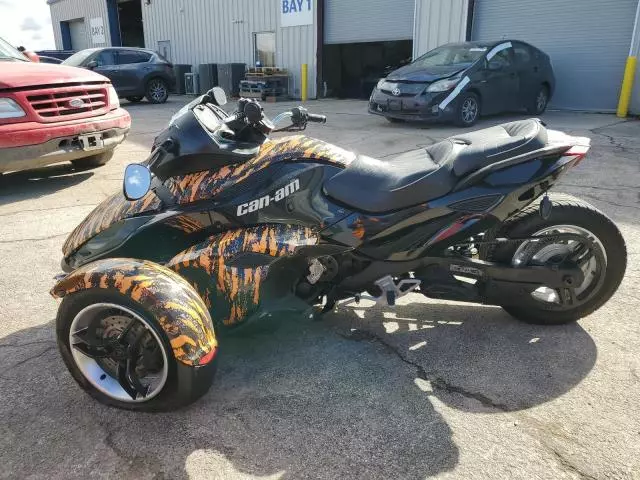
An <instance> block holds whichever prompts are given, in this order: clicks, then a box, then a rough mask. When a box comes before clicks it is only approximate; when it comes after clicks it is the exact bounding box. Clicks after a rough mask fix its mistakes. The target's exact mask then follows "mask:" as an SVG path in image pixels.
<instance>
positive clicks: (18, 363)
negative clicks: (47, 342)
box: [0, 345, 56, 379]
mask: <svg viewBox="0 0 640 480" xmlns="http://www.w3.org/2000/svg"><path fill="white" fill-rule="evenodd" d="M55 348H56V347H55V345H51V346H50V347H47V348H45V349H44V350H42V351H41V352H40V353H38V354H37V355H33V356H32V357H28V358H25V359H24V360H20V361H19V362H17V363H14V364H13V365H11V366H10V367H7V368H5V369H4V371H5V372H10V371H11V370H14V369H16V368H17V367H19V366H21V365H24V364H25V363H27V362H30V361H32V360H36V359H38V358H40V357H42V356H43V355H45V354H46V353H48V352H50V351H51V350H55ZM0 378H4V379H6V378H9V376H8V375H0Z"/></svg>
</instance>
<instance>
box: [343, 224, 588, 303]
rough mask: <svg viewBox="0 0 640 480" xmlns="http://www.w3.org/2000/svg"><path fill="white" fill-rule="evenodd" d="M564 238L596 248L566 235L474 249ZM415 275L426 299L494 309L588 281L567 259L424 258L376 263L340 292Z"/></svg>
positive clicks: (575, 236) (363, 288) (525, 239)
mask: <svg viewBox="0 0 640 480" xmlns="http://www.w3.org/2000/svg"><path fill="white" fill-rule="evenodd" d="M560 237H561V238H562V239H563V240H579V241H580V242H582V243H585V242H586V243H587V244H588V245H587V246H588V247H589V248H591V249H597V246H595V244H594V245H591V243H592V242H590V240H589V239H586V238H584V237H582V236H579V235H575V234H564V233H563V234H558V235H553V236H551V235H550V236H545V237H531V238H519V239H497V240H494V241H491V242H475V245H478V244H479V243H492V244H496V245H501V244H505V243H516V244H521V243H523V242H526V241H530V242H537V241H540V240H547V241H548V240H555V239H557V238H560ZM411 271H413V272H414V277H415V278H416V279H418V280H420V287H419V290H420V292H421V293H423V294H424V295H426V296H427V297H430V298H438V299H444V300H455V301H462V302H475V303H486V304H495V305H523V304H527V303H529V302H531V301H532V297H531V293H532V292H534V291H535V290H536V289H538V288H539V287H542V286H545V287H548V288H551V289H558V290H562V291H568V292H572V291H573V290H574V289H575V288H576V287H577V286H579V285H581V284H582V283H583V281H584V273H583V271H582V270H581V269H580V268H579V266H578V265H577V264H576V263H574V262H572V261H570V260H567V259H565V260H564V261H563V262H560V263H558V264H554V265H545V266H524V267H514V266H511V265H509V264H503V263H496V262H488V261H484V260H478V259H473V258H468V257H464V256H462V255H457V254H456V255H455V256H443V257H425V258H421V259H418V260H415V261H411V262H386V261H382V262H373V263H372V264H371V265H370V266H369V267H367V268H366V269H364V270H363V271H361V272H359V273H357V274H355V275H353V276H351V277H348V278H346V279H345V280H344V281H343V282H342V283H341V284H340V285H339V286H338V287H337V290H338V291H342V292H349V291H350V292H355V291H362V290H366V289H367V288H369V286H370V285H371V284H374V283H375V282H376V281H377V280H378V279H381V278H383V277H385V276H392V277H401V276H405V275H406V274H407V273H408V272H411Z"/></svg>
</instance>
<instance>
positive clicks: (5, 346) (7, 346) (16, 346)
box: [0, 340, 55, 348]
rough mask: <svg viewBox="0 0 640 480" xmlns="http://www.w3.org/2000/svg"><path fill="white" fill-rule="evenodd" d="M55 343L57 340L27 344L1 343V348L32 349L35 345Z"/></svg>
mask: <svg viewBox="0 0 640 480" xmlns="http://www.w3.org/2000/svg"><path fill="white" fill-rule="evenodd" d="M52 343H55V340H39V341H36V342H26V343H0V348H22V347H31V346H33V345H49V344H52Z"/></svg>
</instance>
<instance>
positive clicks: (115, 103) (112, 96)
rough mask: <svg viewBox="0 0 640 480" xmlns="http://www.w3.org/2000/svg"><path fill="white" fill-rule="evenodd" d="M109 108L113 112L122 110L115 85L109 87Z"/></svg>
mask: <svg viewBox="0 0 640 480" xmlns="http://www.w3.org/2000/svg"><path fill="white" fill-rule="evenodd" d="M109 108H110V109H111V110H115V109H116V108H120V97H118V92H116V89H115V88H113V85H109Z"/></svg>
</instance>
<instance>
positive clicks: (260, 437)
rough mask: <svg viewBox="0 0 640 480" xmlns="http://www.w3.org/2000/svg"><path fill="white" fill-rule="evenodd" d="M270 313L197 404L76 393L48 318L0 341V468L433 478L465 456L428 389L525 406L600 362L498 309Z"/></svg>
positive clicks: (241, 341)
mask: <svg viewBox="0 0 640 480" xmlns="http://www.w3.org/2000/svg"><path fill="white" fill-rule="evenodd" d="M363 312H364V313H363ZM392 313H395V315H396V318H394V319H392V318H385V317H389V316H390V314H392ZM416 318H420V319H424V318H428V319H429V320H416ZM268 322H269V323H267V324H266V325H263V328H261V329H260V331H259V332H257V333H251V332H245V333H244V334H243V335H242V336H234V337H228V338H225V339H224V343H223V344H222V351H221V356H220V364H219V371H218V377H217V379H216V383H215V384H214V387H213V388H212V390H211V391H210V392H209V393H208V394H207V395H206V396H205V397H204V398H203V399H202V400H200V401H199V402H198V403H196V404H195V405H193V406H192V407H191V408H188V409H185V410H182V411H179V412H173V413H167V414H156V415H148V414H140V413H130V412H123V411H118V410H114V409H110V408H106V407H103V406H101V405H99V404H98V403H96V402H95V401H93V400H91V399H90V398H89V397H88V396H87V395H85V394H83V393H82V392H81V391H80V389H79V388H78V387H77V386H76V385H75V383H73V381H72V380H71V378H70V376H69V374H68V373H67V372H66V371H65V369H64V366H63V364H62V361H61V360H60V358H59V356H58V353H57V351H56V348H55V343H54V342H53V328H54V327H53V324H52V323H50V324H48V325H45V326H42V327H37V328H32V329H27V330H23V331H21V332H18V333H15V334H13V335H10V336H8V337H6V338H4V339H1V340H0V359H1V363H2V365H3V366H4V368H3V370H2V373H1V374H0V388H1V389H2V391H3V392H10V393H7V394H6V395H5V399H4V401H3V402H2V403H1V404H0V405H1V406H0V412H1V415H2V418H3V421H2V425H1V426H0V430H1V431H2V432H1V435H0V452H2V457H3V467H4V469H3V473H2V474H0V476H2V475H7V476H8V477H15V476H22V477H27V476H33V477H35V478H44V477H46V478H58V477H64V478H72V477H77V478H79V477H82V478H85V477H86V476H88V475H96V472H99V475H100V476H105V477H108V476H125V477H136V478H144V477H145V476H148V477H151V476H156V477H160V478H188V477H189V476H192V477H193V476H195V477H206V478H229V477H231V476H233V475H234V474H238V473H243V474H251V475H254V476H259V477H263V476H276V477H277V478H296V479H297V478H310V477H313V478H353V477H354V476H358V477H360V478H407V479H410V478H425V477H428V476H431V475H434V474H437V473H438V472H443V471H448V470H451V469H452V468H454V467H455V465H456V464H457V462H458V448H457V447H456V445H455V443H454V441H453V439H452V432H451V429H450V428H449V426H448V425H447V424H446V422H445V421H444V419H443V417H442V416H441V415H440V413H439V412H437V411H436V410H435V409H434V407H433V406H432V403H431V402H430V400H429V397H430V396H431V395H436V396H438V397H439V398H440V399H441V400H442V401H444V402H445V403H447V404H449V405H454V406H455V407H457V408H463V409H465V410H468V411H484V412H486V411H488V410H489V409H491V411H496V410H495V409H498V410H497V411H499V410H515V409H523V408H528V407H531V406H534V405H537V404H540V403H543V402H546V401H548V400H550V399H552V398H555V397H557V396H559V395H562V394H563V393H565V392H567V391H568V390H570V389H571V388H572V387H573V386H575V385H576V384H577V383H578V382H579V381H580V380H581V379H582V378H584V376H585V375H586V374H587V373H588V372H589V370H590V369H591V367H592V366H593V363H594V360H595V356H596V349H595V345H594V343H593V341H592V340H591V338H590V337H589V336H588V334H587V333H586V332H585V331H584V330H582V328H581V327H580V326H579V325H577V324H575V325H571V326H566V327H559V328H549V327H547V328H544V327H532V326H527V325H523V324H520V323H517V322H515V321H513V320H512V319H510V318H509V317H508V316H507V315H506V314H504V313H502V311H501V310H499V309H493V308H483V307H471V306H459V305H446V304H435V303H434V304H431V305H429V306H428V311H426V310H425V306H424V304H422V305H420V306H418V305H417V304H409V305H401V306H399V307H398V308H397V310H395V312H391V311H387V310H384V311H381V310H377V309H365V308H361V307H360V306H355V307H354V306H341V307H340V311H339V312H338V313H334V314H330V315H328V316H327V317H326V319H325V321H321V322H313V321H311V320H308V319H301V318H287V319H280V320H279V321H275V320H269V321H268ZM386 331H389V332H391V333H389V334H387V333H385V332H386ZM363 332H364V333H363ZM336 333H337V335H336ZM535 339H537V340H535ZM421 342H426V344H425V345H423V346H421V347H419V348H415V345H418V344H421ZM407 364H409V365H407ZM416 378H422V381H423V382H430V386H431V390H429V388H420V380H416ZM45 445H46V448H43V446H45ZM214 463H215V465H216V467H215V469H214V467H213V465H214ZM220 464H223V465H225V466H226V467H225V468H224V469H222V470H220Z"/></svg>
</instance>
